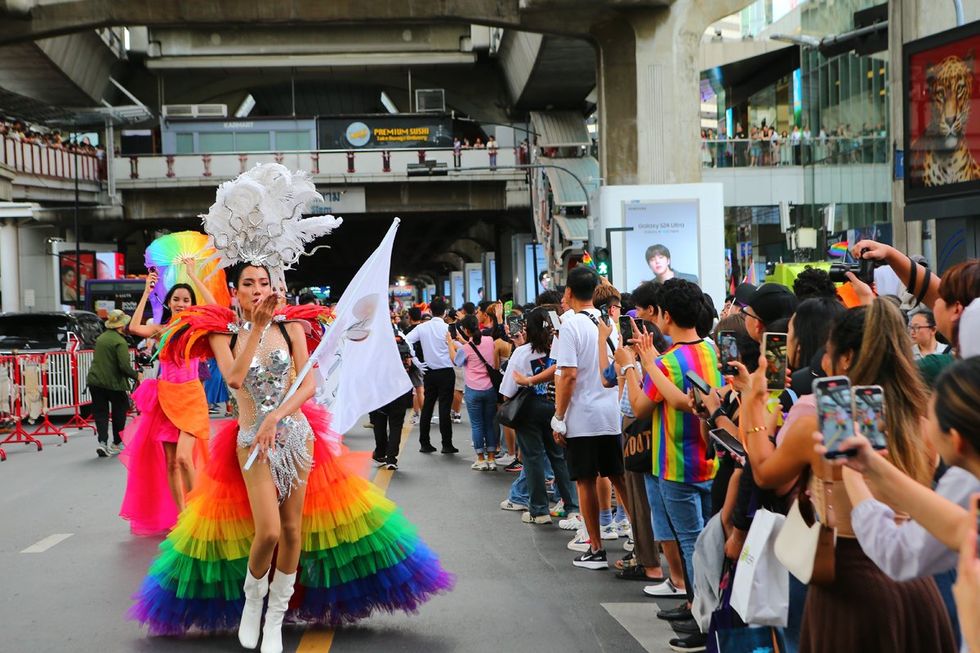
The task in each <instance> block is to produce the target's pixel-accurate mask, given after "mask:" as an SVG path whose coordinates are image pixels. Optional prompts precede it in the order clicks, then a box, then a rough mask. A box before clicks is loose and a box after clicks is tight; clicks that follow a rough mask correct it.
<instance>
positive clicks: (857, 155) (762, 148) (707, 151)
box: [701, 136, 888, 168]
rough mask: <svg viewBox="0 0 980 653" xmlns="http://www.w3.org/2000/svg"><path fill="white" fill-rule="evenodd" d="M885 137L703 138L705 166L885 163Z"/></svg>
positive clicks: (738, 166) (703, 164)
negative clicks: (775, 139) (773, 139)
mask: <svg viewBox="0 0 980 653" xmlns="http://www.w3.org/2000/svg"><path fill="white" fill-rule="evenodd" d="M887 161H888V139H887V138H885V137H884V136H853V137H851V136H833V137H831V136H827V137H824V138H820V137H813V136H811V137H810V138H809V139H804V138H802V137H801V138H799V139H793V138H792V137H788V138H786V139H782V138H780V139H779V140H777V141H772V140H768V139H756V138H731V139H720V138H719V139H702V140H701V165H702V167H704V168H750V167H777V166H794V165H795V166H799V165H854V164H863V163H887Z"/></svg>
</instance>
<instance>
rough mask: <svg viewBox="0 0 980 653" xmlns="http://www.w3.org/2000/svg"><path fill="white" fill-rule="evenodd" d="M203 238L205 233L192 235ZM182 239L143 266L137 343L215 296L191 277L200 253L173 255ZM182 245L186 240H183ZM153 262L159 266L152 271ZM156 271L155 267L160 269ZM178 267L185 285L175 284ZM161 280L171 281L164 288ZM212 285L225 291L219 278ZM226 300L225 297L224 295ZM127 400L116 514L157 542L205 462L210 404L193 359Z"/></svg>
mask: <svg viewBox="0 0 980 653" xmlns="http://www.w3.org/2000/svg"><path fill="white" fill-rule="evenodd" d="M197 235H198V236H201V237H202V238H205V239H206V237H205V236H204V235H203V234H197ZM179 237H181V234H168V235H166V236H161V237H160V238H158V239H157V240H156V241H154V242H153V243H152V244H151V245H150V247H149V248H148V250H147V251H148V256H147V260H148V261H150V262H151V264H150V273H149V275H148V276H147V279H146V289H145V290H144V291H143V296H142V297H141V298H140V301H139V303H138V304H137V305H136V310H135V311H134V312H133V319H132V321H131V322H130V325H129V332H130V333H131V334H133V335H134V336H138V337H140V338H157V337H159V336H160V335H161V334H162V333H163V332H164V331H165V330H166V329H167V328H168V326H169V324H170V322H171V321H172V320H174V319H176V318H178V317H179V316H180V314H181V312H182V311H184V310H185V309H187V308H189V307H192V306H194V305H196V304H197V298H198V296H200V297H201V299H203V300H204V302H205V303H206V304H215V303H216V302H215V297H214V295H213V294H212V293H211V291H210V289H209V288H208V286H207V285H206V284H205V283H204V282H202V281H201V279H200V277H199V276H198V274H197V262H196V259H195V258H194V254H195V252H196V251H197V250H198V249H199V248H197V247H196V246H193V247H191V248H190V249H187V248H185V249H183V250H180V249H179V243H176V242H175V241H176V240H177V239H178V238H179ZM166 240H169V241H171V243H175V244H176V245H177V246H178V251H177V253H175V254H173V256H174V258H172V259H168V260H167V261H166V263H167V265H166V266H165V265H164V261H161V260H154V259H152V258H151V257H150V255H149V252H150V250H157V251H159V250H162V249H165V247H166V246H167V245H168V243H166V242H164V243H163V245H164V247H161V246H160V241H166ZM182 240H183V241H185V244H186V241H187V238H186V237H183V238H182ZM152 263H157V264H158V265H152ZM158 266H159V267H158ZM176 267H180V268H181V269H182V272H183V274H184V275H185V276H186V278H187V279H188V280H189V281H190V283H176V281H175V280H176V279H177V275H176V273H174V272H172V271H170V270H172V269H173V268H176ZM159 271H163V275H164V278H170V279H172V280H174V283H173V284H172V285H171V286H170V287H169V289H164V288H163V287H162V286H163V283H162V282H161V281H160V272H159ZM213 276H217V277H218V282H219V283H220V284H222V285H224V277H225V275H224V272H223V271H222V272H220V275H213ZM152 294H162V295H163V297H164V299H163V301H162V304H161V306H162V311H161V315H160V318H161V319H160V322H161V323H160V324H153V323H147V324H142V322H143V313H144V311H145V310H146V303H147V300H148V299H149V298H150V296H151V295H152ZM224 296H225V297H228V290H227V288H225V290H224ZM133 401H134V402H135V404H136V406H137V408H139V410H140V416H139V417H137V418H136V419H135V420H134V421H133V423H132V424H131V425H130V426H129V427H128V428H126V430H125V431H124V432H123V442H124V444H125V449H124V450H123V451H122V453H121V454H120V455H119V458H120V460H121V461H122V462H123V464H124V465H125V466H126V467H127V470H128V474H127V477H126V493H125V495H124V496H123V502H122V507H121V508H120V511H119V515H120V516H121V517H123V518H124V519H127V520H129V523H130V530H131V531H132V532H133V534H135V535H159V534H162V533H166V532H167V531H169V530H170V529H171V528H172V527H173V525H174V524H175V523H176V522H177V514H178V513H179V512H180V511H181V510H183V508H184V504H185V495H186V494H187V493H189V492H190V491H191V489H192V488H193V486H194V478H195V469H196V468H197V466H198V464H199V463H201V461H203V460H204V459H206V457H207V441H208V438H209V437H210V435H211V425H210V420H209V418H208V402H207V398H206V396H205V394H204V386H203V385H202V383H201V380H200V370H199V361H198V360H196V359H195V360H188V361H185V362H183V363H181V364H177V363H173V362H170V361H161V362H160V373H159V377H158V378H157V379H147V380H145V381H143V383H141V384H140V386H139V387H138V388H137V389H136V391H135V392H133Z"/></svg>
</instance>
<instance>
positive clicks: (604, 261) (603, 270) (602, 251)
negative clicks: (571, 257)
mask: <svg viewBox="0 0 980 653" xmlns="http://www.w3.org/2000/svg"><path fill="white" fill-rule="evenodd" d="M594 258H595V269H596V272H598V273H599V274H600V275H601V276H603V277H608V276H609V266H610V261H609V250H608V249H606V248H605V247H596V248H595V257H594Z"/></svg>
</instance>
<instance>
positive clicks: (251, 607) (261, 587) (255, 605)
mask: <svg viewBox="0 0 980 653" xmlns="http://www.w3.org/2000/svg"><path fill="white" fill-rule="evenodd" d="M270 571H271V569H270ZM244 589H245V608H244V609H243V610H242V620H241V622H240V623H239V624H238V641H239V643H241V645H242V646H244V647H245V648H255V647H256V646H258V645H259V632H260V631H261V627H262V604H263V603H264V602H265V595H266V594H268V593H269V572H268V571H267V572H266V573H265V575H264V576H262V578H256V577H255V576H253V575H252V572H251V570H249V571H248V573H247V574H246V575H245V587H244Z"/></svg>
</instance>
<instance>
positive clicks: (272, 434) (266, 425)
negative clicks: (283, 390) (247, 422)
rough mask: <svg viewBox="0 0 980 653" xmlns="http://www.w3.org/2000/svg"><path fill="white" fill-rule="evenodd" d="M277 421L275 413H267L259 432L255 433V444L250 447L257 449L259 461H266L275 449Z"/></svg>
mask: <svg viewBox="0 0 980 653" xmlns="http://www.w3.org/2000/svg"><path fill="white" fill-rule="evenodd" d="M278 423H279V420H278V418H277V417H276V415H275V413H269V414H268V415H266V416H265V419H263V420H262V424H261V426H259V430H258V431H257V432H256V433H255V442H254V443H253V444H252V447H253V448H255V447H258V449H259V461H265V460H268V458H269V454H270V453H272V452H273V451H274V450H275V448H276V426H277V425H278Z"/></svg>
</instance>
